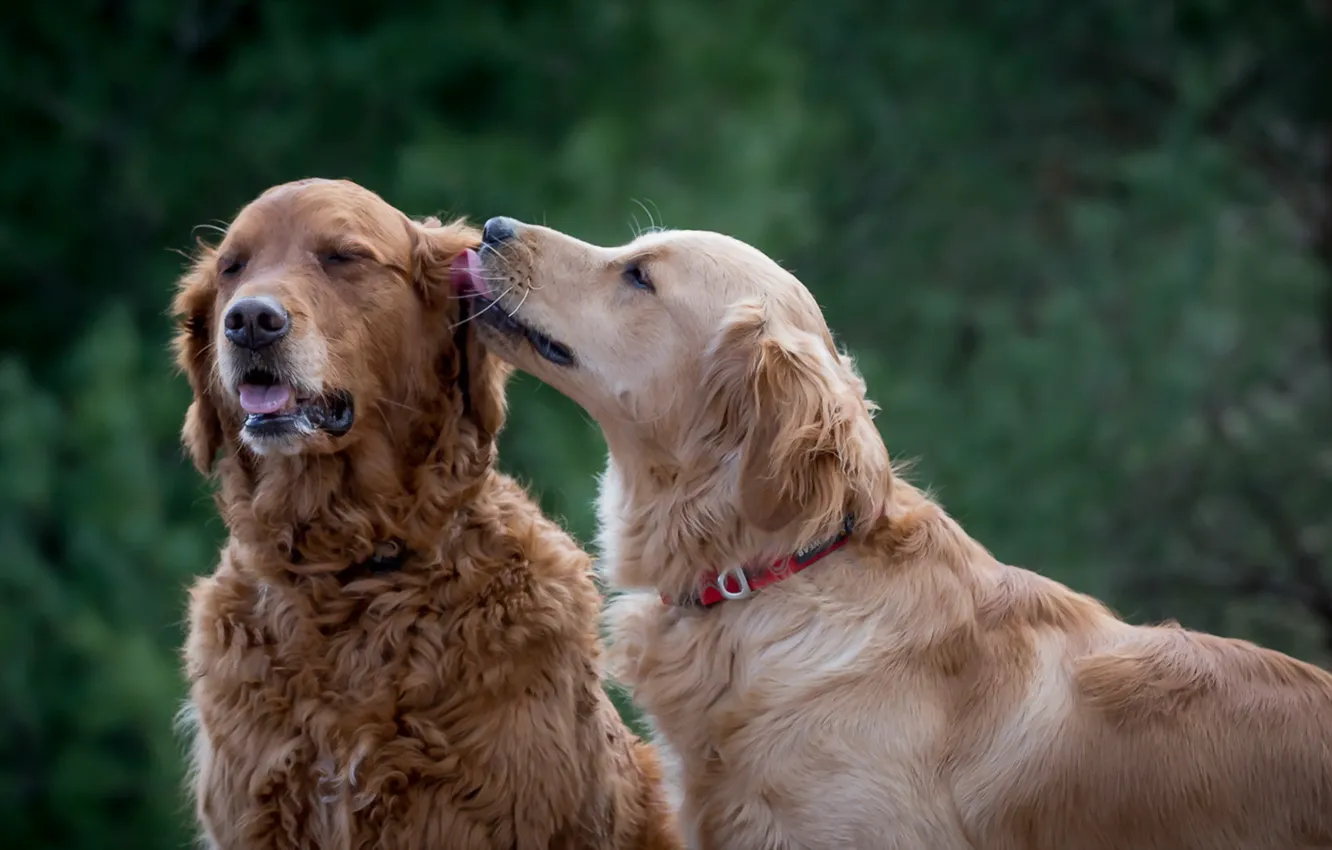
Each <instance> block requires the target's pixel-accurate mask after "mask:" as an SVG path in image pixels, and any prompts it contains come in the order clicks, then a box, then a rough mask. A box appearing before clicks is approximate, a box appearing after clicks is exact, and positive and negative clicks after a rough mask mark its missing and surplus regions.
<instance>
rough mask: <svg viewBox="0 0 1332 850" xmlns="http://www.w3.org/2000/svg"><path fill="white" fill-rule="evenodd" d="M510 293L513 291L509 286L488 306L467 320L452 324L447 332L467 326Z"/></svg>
mask: <svg viewBox="0 0 1332 850" xmlns="http://www.w3.org/2000/svg"><path fill="white" fill-rule="evenodd" d="M512 291H513V287H512V286H510V287H509V288H508V289H506V290H504V291H503V292H501V293H500V294H499V295H497V296H495V298H494V299H492V300H491V302H490V303H489V304H487V305H486V306H485V307H482V308H481V309H480V310H478V311H477V312H475V313H472V314H471V315H469V316H468V317H467V318H465V319H463V320H462V321H460V322H454V323H453V324H452V325H450V326H449V330H450V331H456V330H457V329H458V328H460V327H462V326H463V325H465V324H467V323H468V322H470V321H472V320H473V319H475V318H476V317H477V316H480V315H482V314H483V313H485V312H486V311H487V310H490V309H492V308H493V307H494V306H495V305H496V304H498V303H499V302H500V299H501V298H503V297H504V296H506V295H508V294H509V293H510V292H512Z"/></svg>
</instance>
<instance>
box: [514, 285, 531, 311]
mask: <svg viewBox="0 0 1332 850" xmlns="http://www.w3.org/2000/svg"><path fill="white" fill-rule="evenodd" d="M531 294H532V290H531V288H530V287H529V288H528V289H526V290H524V291H523V297H522V298H521V299H519V301H518V304H517V305H516V306H514V308H513V309H512V310H511V311H509V318H510V319H512V318H513V317H514V316H516V315H518V311H519V310H520V309H521V308H522V306H523V305H524V304H526V303H527V296H528V295H531Z"/></svg>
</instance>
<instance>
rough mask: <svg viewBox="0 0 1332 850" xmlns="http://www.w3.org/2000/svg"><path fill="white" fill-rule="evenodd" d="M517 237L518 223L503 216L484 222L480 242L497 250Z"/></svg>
mask: <svg viewBox="0 0 1332 850" xmlns="http://www.w3.org/2000/svg"><path fill="white" fill-rule="evenodd" d="M517 235H518V222H516V221H514V220H513V219H511V218H509V217H508V216H504V215H497V216H495V217H494V218H492V219H489V220H487V221H486V223H485V224H484V225H483V226H482V227H481V241H482V242H484V243H485V244H487V245H489V246H491V247H492V248H497V247H499V246H500V245H503V244H504V243H505V242H508V241H509V240H510V239H512V238H513V237H515V236H517Z"/></svg>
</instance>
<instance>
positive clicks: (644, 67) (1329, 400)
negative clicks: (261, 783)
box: [0, 0, 1332, 850]
mask: <svg viewBox="0 0 1332 850" xmlns="http://www.w3.org/2000/svg"><path fill="white" fill-rule="evenodd" d="M0 118H2V119H3V122H2V124H0V126H2V127H3V129H0V286H3V294H4V299H3V317H2V318H0V844H3V845H4V846H6V847H11V848H126V850H129V848H133V850H156V848H163V850H166V848H181V847H184V846H185V845H186V843H187V842H188V840H189V811H188V808H187V806H186V804H185V801H184V797H183V795H182V794H181V793H180V791H179V788H180V784H181V773H182V759H181V751H182V747H181V743H180V741H179V740H178V739H177V738H176V737H175V735H174V734H173V731H172V718H173V714H174V713H175V711H176V710H177V707H178V705H179V700H180V698H181V695H182V690H183V689H182V683H181V678H180V675H179V670H178V659H177V651H178V647H179V645H180V642H181V637H182V628H181V618H182V611H183V607H184V590H185V587H186V586H187V585H188V583H189V582H190V580H191V577H192V576H194V575H196V574H198V573H200V572H203V571H206V570H209V569H210V568H211V566H212V563H213V558H214V556H215V554H216V551H217V547H218V545H219V542H220V540H221V538H222V535H223V531H224V529H223V528H222V526H221V524H220V523H219V522H218V520H217V519H216V517H215V514H214V511H213V507H212V505H211V503H210V501H209V499H208V498H207V491H206V488H205V486H204V485H203V483H202V482H201V481H200V479H199V477H198V476H197V475H196V474H195V473H194V471H193V470H192V469H191V468H189V466H188V465H187V464H186V463H185V462H184V461H183V460H182V458H181V454H180V451H179V449H178V445H177V440H176V433H177V429H178V426H179V422H180V419H181V416H182V414H183V411H184V409H185V405H186V401H187V389H186V386H185V383H184V381H183V380H182V379H181V378H179V377H178V376H175V375H174V374H173V373H172V370H171V368H170V364H169V357H168V354H167V351H166V348H165V341H166V337H167V334H168V330H169V328H168V322H167V320H166V318H165V316H164V311H165V308H166V305H167V302H168V299H169V293H170V290H171V287H172V284H173V281H174V278H175V276H176V275H177V274H178V273H179V271H180V269H181V266H182V262H183V260H182V258H181V256H180V255H179V254H178V253H177V251H179V250H182V249H183V250H188V249H189V248H190V247H191V245H192V244H193V239H194V237H195V235H196V234H198V235H203V236H205V237H207V236H208V235H209V234H208V230H207V228H206V227H203V228H202V229H199V228H200V226H206V225H209V224H225V222H226V221H227V220H228V219H229V218H230V217H231V216H233V215H234V214H235V212H236V211H237V210H238V209H239V208H240V206H241V205H243V204H244V203H245V202H246V201H247V200H249V199H250V198H252V197H253V196H255V195H257V194H258V193H259V192H260V191H262V190H263V189H264V188H266V187H267V186H269V185H271V184H274V183H278V182H283V181H287V180H291V179H295V178H300V177H307V176H325V177H348V178H351V179H354V180H356V181H358V182H361V183H363V184H365V185H367V186H369V187H371V188H373V189H375V190H377V191H379V192H380V193H381V194H383V195H384V196H385V197H386V198H388V199H389V200H390V201H391V202H392V203H394V204H396V205H397V206H399V207H401V208H402V209H404V210H405V211H407V212H409V213H411V214H414V215H426V214H435V213H443V214H469V215H471V216H472V217H473V218H474V220H477V221H480V220H483V219H484V218H485V217H487V216H489V215H493V214H496V213H505V214H509V215H514V216H517V217H520V218H524V219H528V220H535V221H542V222H546V223H549V224H551V225H553V226H556V227H559V228H561V229H564V230H568V231H571V232H573V233H576V234H579V235H581V236H583V237H585V238H588V239H591V240H594V241H604V242H608V243H619V242H622V241H626V240H627V239H628V238H629V237H630V236H631V235H632V233H633V232H634V229H635V228H641V227H644V226H647V225H649V224H656V225H665V226H667V227H690V228H709V229H716V230H722V231H725V232H728V233H731V234H734V235H736V236H739V237H741V238H743V239H745V240H748V241H751V242H753V243H755V244H756V245H758V246H759V247H761V248H762V249H764V250H765V251H767V252H768V253H769V254H771V255H773V256H774V257H776V258H778V259H780V260H781V261H782V262H783V263H784V264H786V265H787V266H788V267H789V268H791V269H793V270H794V271H795V272H796V273H797V274H798V275H799V276H801V277H802V279H803V280H805V281H806V282H807V283H808V284H809V286H810V287H811V288H812V289H813V290H814V292H815V294H816V295H817V296H818V298H819V300H820V301H821V303H822V304H823V305H824V306H825V308H826V310H827V313H828V316H829V319H830V322H831V324H832V326H833V327H834V328H835V330H836V332H837V333H838V334H839V336H840V338H841V340H842V341H843V342H844V343H845V344H846V345H847V346H848V347H850V348H851V349H852V350H853V351H854V352H855V353H856V354H857V355H858V357H859V362H860V364H861V366H862V368H863V370H864V372H865V374H866V377H867V379H868V382H869V385H870V387H871V392H872V395H873V396H874V397H875V398H876V399H877V400H878V402H879V403H880V404H881V405H882V408H883V410H882V414H881V417H880V420H879V421H880V425H881V428H882V431H883V433H884V435H885V437H886V439H887V442H888V446H889V449H890V451H892V452H893V453H894V454H895V455H896V457H897V458H898V459H901V460H911V461H913V468H912V475H913V477H914V478H915V480H916V481H918V482H920V483H923V484H927V485H929V486H931V487H932V488H933V489H934V490H935V492H936V493H937V494H938V496H939V497H940V498H941V499H942V501H943V502H944V504H945V505H946V506H947V507H948V508H949V509H950V510H951V511H952V512H953V513H954V514H955V515H956V516H957V517H959V518H960V519H961V521H962V522H963V523H964V524H965V525H966V526H967V527H968V528H969V529H970V530H971V531H972V532H973V533H974V534H975V535H976V536H977V537H979V538H980V539H981V540H982V541H983V542H985V543H986V544H987V545H989V546H990V547H991V548H992V549H993V551H994V552H995V553H996V554H997V556H998V557H1000V558H1001V559H1004V560H1006V561H1008V562H1010V563H1017V564H1023V565H1027V566H1030V567H1032V568H1035V569H1037V570H1039V571H1041V572H1043V573H1045V574H1047V575H1050V576H1053V577H1056V578H1058V579H1060V580H1062V581H1065V582H1067V583H1069V584H1071V585H1072V586H1074V587H1076V588H1078V589H1081V590H1085V591H1088V592H1091V593H1094V594H1097V595H1098V596H1101V597H1103V598H1105V599H1106V600H1108V601H1110V602H1111V603H1113V605H1114V606H1115V607H1116V608H1117V609H1118V610H1119V611H1120V612H1122V613H1123V615H1124V616H1126V617H1128V618H1130V619H1132V620H1135V621H1145V620H1155V619H1160V618H1165V617H1173V618H1177V619H1179V620H1180V621H1182V622H1184V623H1185V624H1188V625H1191V626H1196V627H1200V628H1205V629H1210V630H1214V631H1217V632H1220V633H1223V634H1228V635H1235V636H1241V637H1247V638H1250V639H1254V640H1257V641H1260V642H1262V643H1264V644H1267V645H1270V646H1273V647H1276V648H1279V649H1282V650H1286V651H1289V652H1292V653H1294V654H1297V655H1299V656H1301V657H1304V658H1307V659H1310V660H1313V661H1315V662H1318V663H1328V662H1329V660H1332V564H1330V563H1329V562H1330V560H1332V554H1330V547H1332V537H1330V536H1329V535H1330V534H1332V368H1330V366H1332V20H1330V18H1329V4H1328V3H1327V2H1323V0H1283V2H1274V0H1078V2H1068V0H1007V2H1005V0H987V2H981V0H973V2H961V0H728V1H727V2H726V3H719V2H706V0H665V2H658V1H657V0H642V2H638V3H630V2H617V0H604V2H603V0H565V2H563V3H553V2H539V0H491V1H490V2H486V3H478V2H474V3H468V4H463V3H450V2H410V3H408V2H388V0H380V2H378V3H369V2H350V0H326V1H325V2H319V3H315V2H304V3H290V2H281V0H266V2H262V3H261V2H256V1H255V0H208V2H205V0H170V2H168V0H100V1H95V0H67V2H63V3H55V2H47V3H37V2H32V3H25V4H15V5H14V6H13V7H12V8H11V9H9V10H8V11H6V13H5V15H4V19H3V22H2V23H0ZM511 398H512V407H513V414H512V417H511V419H510V425H509V427H508V430H507V431H506V434H505V438H504V443H503V453H502V457H503V466H504V467H506V468H507V469H508V470H510V471H512V472H514V473H517V474H519V475H520V476H522V477H523V478H524V479H525V480H526V481H528V482H530V483H531V486H532V487H533V488H534V489H535V491H536V492H538V493H539V494H540V495H541V497H542V500H543V503H544V505H545V506H546V508H547V509H548V510H549V511H550V512H551V513H552V514H554V515H557V516H559V517H561V518H562V519H563V520H564V521H565V522H566V523H567V525H568V527H569V528H570V529H571V530H572V531H573V532H574V533H575V534H576V535H578V536H579V537H580V538H581V539H583V540H587V539H589V538H590V536H591V534H590V533H591V528H592V519H591V515H590V512H589V504H590V502H591V499H592V496H593V492H594V479H593V476H594V474H595V473H596V472H597V470H598V469H599V468H600V466H601V463H602V457H603V446H602V444H601V442H600V438H599V436H598V434H597V432H596V430H595V428H594V427H593V426H592V425H591V424H590V423H589V422H588V421H587V420H586V418H585V417H584V416H583V415H582V414H581V413H579V412H578V411H577V410H575V409H574V408H573V407H572V405H571V404H569V403H568V402H566V401H565V400H564V399H563V398H561V397H559V396H557V395H555V394H554V393H553V392H551V391H549V390H546V389H544V388H542V387H540V386H538V385H536V384H535V383H534V382H533V381H531V380H529V379H525V378H520V379H518V380H516V381H515V382H514V383H513V385H512V390H511Z"/></svg>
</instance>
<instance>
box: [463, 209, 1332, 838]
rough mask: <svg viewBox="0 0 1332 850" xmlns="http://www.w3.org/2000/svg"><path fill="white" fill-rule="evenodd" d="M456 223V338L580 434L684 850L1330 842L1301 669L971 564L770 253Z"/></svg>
mask: <svg viewBox="0 0 1332 850" xmlns="http://www.w3.org/2000/svg"><path fill="white" fill-rule="evenodd" d="M486 234H487V236H486V239H487V242H488V247H487V248H483V249H482V252H481V254H482V256H483V258H484V263H483V268H484V270H485V275H486V277H488V278H490V279H489V280H476V281H474V282H473V283H472V288H473V289H474V290H477V291H480V292H481V293H482V294H483V295H484V296H485V299H486V300H493V301H497V302H498V303H497V310H499V311H507V312H500V315H508V313H513V314H514V315H513V318H512V319H511V320H507V321H496V322H493V323H492V325H491V326H490V327H488V328H487V330H485V331H484V334H483V339H484V341H485V342H486V344H487V345H489V346H491V347H492V348H493V349H494V350H495V351H496V352H498V353H500V354H501V355H502V356H504V357H505V358H506V359H508V360H510V361H511V362H513V363H514V364H516V365H517V366H519V367H520V368H523V369H526V370H528V371H531V372H532V373H534V374H536V375H537V376H538V377H540V378H542V379H544V380H546V381H547V382H549V383H550V384H552V385H553V386H555V387H556V388H558V389H560V390H562V391H563V392H565V393H566V394H567V395H569V396H570V397H571V398H573V399H574V400H575V401H577V402H579V403H580V404H581V405H583V406H584V407H585V408H586V409H587V410H588V411H589V412H590V413H591V414H592V415H593V416H594V417H595V418H596V420H597V421H598V422H599V423H600V425H601V426H602V428H603V430H604V432H605V435H606V439H607V443H608V445H609V447H610V455H611V456H610V461H609V466H608V468H607V470H606V473H605V476H604V478H603V480H602V488H601V495H600V502H599V511H600V517H601V523H602V528H601V535H602V541H601V542H602V548H603V558H604V562H605V567H606V569H607V572H608V574H609V577H610V579H611V581H612V583H613V584H615V585H618V586H619V587H620V588H621V589H623V590H624V591H625V593H624V594H623V595H622V596H620V597H619V598H618V599H617V600H616V601H614V602H613V603H612V606H611V612H610V617H609V619H610V624H611V625H610V637H611V641H612V651H611V665H612V670H613V672H615V673H616V674H617V675H618V676H619V677H620V678H621V679H622V680H623V681H624V682H625V683H627V684H628V685H629V686H630V687H631V688H632V691H633V695H634V698H635V700H636V701H637V702H638V703H639V704H640V705H641V706H643V707H644V708H645V709H646V710H647V712H648V713H649V714H650V715H651V717H652V718H653V720H654V722H655V724H656V726H657V729H658V731H659V738H660V743H661V744H662V745H663V751H664V752H666V753H670V754H672V758H671V759H669V760H668V763H670V762H674V765H673V767H674V769H675V772H676V773H678V777H677V778H678V781H679V784H680V789H681V791H682V794H683V807H682V820H683V822H684V825H685V830H686V832H687V833H688V837H689V840H690V844H691V846H693V847H697V848H709V850H712V849H713V848H741V847H744V848H756V847H762V848H767V849H768V850H775V849H776V848H790V850H795V848H800V849H801V850H809V848H829V850H831V848H847V847H855V848H913V850H914V848H930V850H961V848H985V850H1130V848H1131V850H1223V848H1244V849H1245V850H1292V848H1312V847H1329V846H1332V675H1329V674H1328V673H1327V672H1325V671H1323V670H1321V669H1318V668H1316V667H1313V666H1311V665H1308V664H1304V663H1301V662H1299V661H1296V660H1294V659H1291V658H1288V657H1286V656H1284V655H1281V654H1278V653H1276V652H1271V651H1268V650H1264V649H1261V648H1259V647H1256V646H1254V645H1252V644H1249V643H1245V642H1241V641H1236V640H1228V639H1224V638H1219V637H1213V636H1210V635H1205V634H1199V633H1196V632H1192V631H1188V630H1185V629H1182V628H1179V627H1177V626H1174V625H1165V626H1158V627H1144V626H1134V625H1129V624H1127V623H1125V622H1123V621H1121V620H1120V619H1118V618H1117V617H1115V616H1114V615H1113V614H1112V613H1111V612H1110V611H1109V610H1107V609H1106V608H1105V607H1104V606H1103V605H1101V604H1100V603H1098V602H1097V601H1095V600H1093V599H1091V598H1089V597H1087V596H1084V595H1081V594H1078V593H1074V592H1073V591H1071V590H1070V589H1068V588H1067V587H1064V586H1063V585H1060V584H1058V583H1056V582H1054V581H1050V580H1048V579H1045V578H1043V577H1041V576H1039V575H1036V574H1035V573H1032V572H1028V571H1026V570H1023V569H1019V568H1016V567H1011V566H1007V565H1005V564H1002V563H999V562H998V561H997V560H995V558H994V557H992V556H991V555H990V553H989V552H987V551H986V550H985V549H984V548H983V547H982V546H981V545H980V544H979V543H977V542H976V541H975V540H973V539H972V538H971V537H969V536H968V535H967V534H966V533H965V532H964V531H963V530H962V528H961V527H959V526H958V524H957V523H956V522H955V521H954V520H953V519H951V518H950V517H949V516H948V515H947V514H946V513H945V512H944V510H943V509H942V508H941V507H940V506H939V505H938V504H936V503H935V502H934V501H932V500H931V499H930V498H928V497H927V496H926V495H924V494H923V493H922V492H921V491H919V490H917V489H916V488H914V487H913V486H911V485H910V484H909V483H907V482H906V481H904V480H903V479H902V478H901V477H900V476H898V475H896V474H895V473H894V471H893V469H892V467H891V466H890V464H889V459H888V454H887V451H886V450H885V448H884V444H883V442H882V440H881V438H880V436H879V434H878V432H877V429H876V428H875V426H874V424H873V422H872V413H873V406H872V405H871V404H870V402H868V401H867V399H866V396H865V387H864V384H863V382H862V381H861V379H860V377H859V376H858V375H857V373H856V371H855V368H854V365H853V363H852V362H851V360H850V359H849V358H848V357H846V356H845V355H844V354H842V353H841V352H839V351H838V349H837V347H836V346H835V344H834V342H833V339H832V337H831V335H830V334H829V331H828V329H827V327H826V325H825V323H824V320H823V318H822V315H821V312H820V311H819V309H818V306H817V304H816V303H815V301H814V299H813V298H812V297H811V295H810V293H809V292H808V291H807V290H806V289H805V288H804V287H803V286H802V285H801V284H800V282H799V281H798V280H796V278H795V277H793V276H792V275H790V274H789V273H787V272H786V271H784V270H783V269H781V268H780V267H779V266H778V265H777V264H776V263H774V262H772V261H771V260H770V259H768V258H767V257H765V256H764V255H763V254H761V253H760V252H759V251H757V250H755V249H754V248H752V247H750V246H748V245H745V244H743V243H740V242H738V241H736V240H734V239H729V238H727V237H724V236H721V235H718V234H714V233H702V232H660V233H652V234H648V235H645V236H642V237H640V238H638V239H637V240H635V241H634V242H632V243H631V244H629V245H627V246H623V247H618V248H603V247H598V246H593V245H588V244H586V243H583V242H580V241H578V240H576V239H573V238H572V237H569V236H566V235H564V234H561V233H558V232H555V231H552V230H549V229H547V228H543V227H536V226H530V225H522V224H518V223H515V222H512V221H508V222H506V223H504V224H503V226H494V227H492V226H490V225H488V226H487V229H486ZM515 308H516V312H515ZM533 340H536V341H539V342H541V345H536V344H534V343H533ZM552 351H553V352H555V353H556V355H558V356H557V357H556V358H555V359H554V360H552V359H551V357H548V356H543V352H552ZM847 512H850V513H851V514H853V515H854V516H855V518H856V522H855V527H854V531H853V533H852V536H851V540H850V542H849V544H848V545H847V546H846V547H844V548H842V549H841V550H839V551H837V552H835V553H834V554H832V555H830V556H829V557H827V558H825V559H824V560H822V561H819V562H818V563H817V564H815V565H814V566H812V567H810V568H809V569H806V570H804V571H802V572H799V573H797V574H795V575H792V576H789V577H788V578H786V579H785V580H784V581H781V582H779V583H777V584H774V585H771V586H769V587H767V588H765V589H763V590H761V591H759V592H758V593H757V594H756V595H755V596H752V597H750V598H748V599H743V600H738V601H725V602H722V603H721V604H719V605H717V606H715V607H712V608H707V609H700V608H697V607H689V606H687V605H672V604H664V603H663V602H662V599H661V595H660V594H663V593H664V594H666V595H667V596H668V597H671V598H679V597H680V595H681V594H682V593H684V592H686V591H688V590H690V589H692V588H693V587H695V586H696V585H697V584H698V582H700V581H701V580H702V579H703V578H704V575H705V573H707V572H708V571H710V570H715V569H724V568H728V567H733V566H736V565H742V564H748V563H754V562H759V563H762V562H764V561H766V560H767V559H771V558H774V557H777V556H780V555H784V554H789V553H790V552H792V551H793V550H796V549H799V548H800V547H802V546H805V545H807V544H810V543H813V542H817V541H820V540H824V539H827V538H829V537H831V536H832V535H833V534H834V533H835V532H836V531H837V527H838V524H839V523H840V522H841V521H842V519H843V516H844V514H845V513H847Z"/></svg>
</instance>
